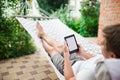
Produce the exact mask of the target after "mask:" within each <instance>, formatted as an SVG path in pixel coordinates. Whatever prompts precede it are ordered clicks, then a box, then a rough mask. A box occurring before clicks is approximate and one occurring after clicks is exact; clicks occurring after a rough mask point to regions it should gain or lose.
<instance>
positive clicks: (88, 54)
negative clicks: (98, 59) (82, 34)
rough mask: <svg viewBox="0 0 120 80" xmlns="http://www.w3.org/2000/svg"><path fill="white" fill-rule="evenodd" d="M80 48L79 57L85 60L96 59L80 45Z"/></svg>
mask: <svg viewBox="0 0 120 80" xmlns="http://www.w3.org/2000/svg"><path fill="white" fill-rule="evenodd" d="M78 47H79V51H78V52H77V55H79V56H82V57H84V58H85V59H90V58H92V57H94V55H92V54H90V53H87V52H86V51H85V50H84V49H83V47H82V46H81V45H80V44H78Z"/></svg>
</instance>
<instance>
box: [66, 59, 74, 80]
mask: <svg viewBox="0 0 120 80" xmlns="http://www.w3.org/2000/svg"><path fill="white" fill-rule="evenodd" d="M64 76H65V79H66V80H69V79H70V78H72V77H74V73H73V71H72V67H71V64H70V60H69V59H68V58H64Z"/></svg>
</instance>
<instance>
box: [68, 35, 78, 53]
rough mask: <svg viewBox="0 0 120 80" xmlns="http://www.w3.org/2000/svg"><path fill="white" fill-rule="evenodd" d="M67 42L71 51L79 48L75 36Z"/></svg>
mask: <svg viewBox="0 0 120 80" xmlns="http://www.w3.org/2000/svg"><path fill="white" fill-rule="evenodd" d="M66 41H67V45H68V47H69V50H70V51H73V50H76V49H77V48H78V47H77V44H76V42H75V38H74V36H72V37H69V38H66Z"/></svg>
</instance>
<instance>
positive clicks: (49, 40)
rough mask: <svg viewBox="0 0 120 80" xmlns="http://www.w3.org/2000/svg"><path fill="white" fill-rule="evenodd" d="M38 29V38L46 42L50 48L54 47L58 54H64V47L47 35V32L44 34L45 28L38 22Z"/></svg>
mask: <svg viewBox="0 0 120 80" xmlns="http://www.w3.org/2000/svg"><path fill="white" fill-rule="evenodd" d="M36 27H37V29H38V30H39V34H38V36H39V37H40V38H42V39H43V40H45V41H46V42H47V43H48V44H49V45H50V46H52V47H54V48H55V49H56V50H57V51H58V53H62V52H63V45H62V44H61V43H60V42H58V41H56V40H55V39H53V38H51V37H50V36H48V35H47V34H45V32H44V30H43V28H42V27H41V26H40V24H39V22H37V24H36Z"/></svg>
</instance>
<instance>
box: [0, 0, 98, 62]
mask: <svg viewBox="0 0 120 80" xmlns="http://www.w3.org/2000/svg"><path fill="white" fill-rule="evenodd" d="M25 1H27V0H0V60H3V59H7V58H16V57H19V56H23V55H28V54H33V53H34V52H35V51H36V47H35V45H34V43H33V40H32V38H31V37H30V35H29V34H28V33H27V32H26V31H25V30H24V29H23V27H22V25H20V24H19V22H18V21H17V20H16V19H15V17H14V15H27V14H28V13H30V12H29V8H30V7H29V6H28V5H22V7H21V4H23V3H24V2H25ZM28 2H29V3H30V4H31V2H32V0H28ZM37 3H38V5H39V7H40V8H42V9H43V10H45V11H46V12H48V13H50V15H51V16H54V17H56V18H59V19H60V20H61V21H62V22H63V23H65V24H66V25H67V26H69V27H70V28H71V29H73V30H74V31H75V32H77V33H78V34H80V35H82V36H84V37H95V36H97V31H98V21H99V8H100V3H99V2H98V1H97V0H86V1H84V2H82V3H81V9H80V10H79V11H80V13H81V17H80V18H77V19H76V18H74V17H72V16H71V15H69V10H70V9H69V7H68V4H69V0H37ZM41 3H42V4H41Z"/></svg>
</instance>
